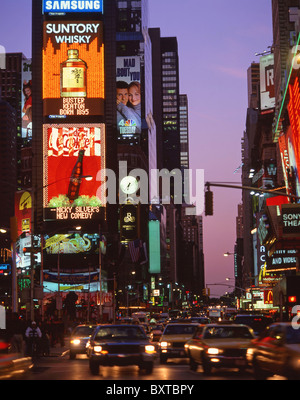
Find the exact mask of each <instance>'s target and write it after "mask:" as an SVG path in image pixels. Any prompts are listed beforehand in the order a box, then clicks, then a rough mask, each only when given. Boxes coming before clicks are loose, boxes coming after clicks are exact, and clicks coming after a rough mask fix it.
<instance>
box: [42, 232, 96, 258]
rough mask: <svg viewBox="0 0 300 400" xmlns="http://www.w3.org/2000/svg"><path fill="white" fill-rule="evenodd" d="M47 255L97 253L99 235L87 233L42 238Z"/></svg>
mask: <svg viewBox="0 0 300 400" xmlns="http://www.w3.org/2000/svg"><path fill="white" fill-rule="evenodd" d="M44 241H45V244H44V249H45V251H46V253H47V254H59V253H60V254H61V253H62V254H79V253H87V254H89V253H91V254H96V252H99V235H98V234H89V233H84V234H80V233H71V234H56V235H54V236H50V237H49V236H44Z"/></svg>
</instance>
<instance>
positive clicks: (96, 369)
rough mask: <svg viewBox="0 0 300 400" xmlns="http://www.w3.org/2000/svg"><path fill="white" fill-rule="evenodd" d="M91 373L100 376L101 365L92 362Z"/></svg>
mask: <svg viewBox="0 0 300 400" xmlns="http://www.w3.org/2000/svg"><path fill="white" fill-rule="evenodd" d="M90 371H91V373H92V374H93V375H98V374H99V364H97V363H95V362H93V361H90Z"/></svg>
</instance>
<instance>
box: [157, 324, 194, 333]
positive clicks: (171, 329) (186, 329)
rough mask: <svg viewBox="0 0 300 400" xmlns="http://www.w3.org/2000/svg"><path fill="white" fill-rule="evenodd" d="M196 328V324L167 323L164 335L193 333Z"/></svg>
mask: <svg viewBox="0 0 300 400" xmlns="http://www.w3.org/2000/svg"><path fill="white" fill-rule="evenodd" d="M196 329H197V326H196V325H168V326H167V327H166V329H165V331H164V335H193V334H194V332H195V331H196Z"/></svg>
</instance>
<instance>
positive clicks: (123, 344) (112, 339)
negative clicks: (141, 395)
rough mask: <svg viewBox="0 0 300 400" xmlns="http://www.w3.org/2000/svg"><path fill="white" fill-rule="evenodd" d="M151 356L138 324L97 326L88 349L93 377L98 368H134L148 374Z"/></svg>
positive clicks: (151, 347)
mask: <svg viewBox="0 0 300 400" xmlns="http://www.w3.org/2000/svg"><path fill="white" fill-rule="evenodd" d="M155 354H156V352H155V347H154V346H153V345H152V344H151V343H150V341H149V339H148V337H147V335H146V333H145V330H144V329H143V328H142V327H141V326H140V325H98V327H97V328H96V329H95V331H94V334H93V336H92V337H91V340H90V342H89V347H88V356H89V366H90V371H91V373H92V374H93V375H97V374H98V373H99V367H100V365H103V366H114V365H118V366H128V365H137V366H138V367H139V368H140V369H141V370H145V372H146V373H147V374H150V373H151V372H152V370H153V365H154V359H155Z"/></svg>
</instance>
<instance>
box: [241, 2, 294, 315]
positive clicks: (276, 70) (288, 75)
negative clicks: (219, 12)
mask: <svg viewBox="0 0 300 400" xmlns="http://www.w3.org/2000/svg"><path fill="white" fill-rule="evenodd" d="M299 10H300V2H299V1H293V0H273V1H272V21H273V43H272V45H271V46H270V47H269V51H266V52H264V53H262V54H259V62H253V63H252V64H251V66H250V67H249V69H248V95H249V96H248V109H247V117H246V128H245V132H244V135H243V138H242V184H243V186H244V187H248V188H249V187H252V188H253V189H249V190H243V202H242V205H241V208H242V210H243V211H242V212H241V213H240V214H239V216H242V219H243V234H242V235H240V237H238V238H237V242H236V249H237V251H236V261H237V263H236V264H237V268H236V282H238V283H239V286H242V287H243V288H246V290H247V292H248V293H246V296H245V297H246V299H245V301H243V303H244V307H247V305H246V303H248V307H249V308H254V309H255V308H257V309H266V310H268V309H273V310H274V311H278V312H279V315H280V318H281V319H283V320H287V319H290V318H291V315H293V314H296V313H297V304H299V300H300V278H299V249H300V247H299V246H300V237H299V233H300V232H299V222H298V218H299V204H298V203H299V173H298V171H299V160H300V159H299V149H300V147H299V135H300V131H299V101H298V100H299V65H300V64H299V56H298V54H299V38H300V36H299V32H300V25H299V22H300V19H299V15H300V14H299Z"/></svg>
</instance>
